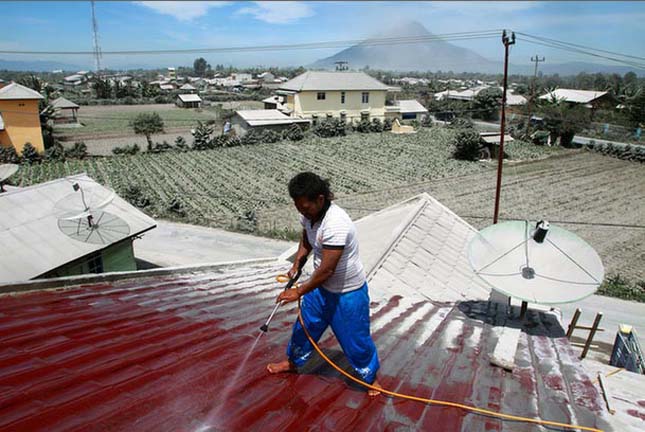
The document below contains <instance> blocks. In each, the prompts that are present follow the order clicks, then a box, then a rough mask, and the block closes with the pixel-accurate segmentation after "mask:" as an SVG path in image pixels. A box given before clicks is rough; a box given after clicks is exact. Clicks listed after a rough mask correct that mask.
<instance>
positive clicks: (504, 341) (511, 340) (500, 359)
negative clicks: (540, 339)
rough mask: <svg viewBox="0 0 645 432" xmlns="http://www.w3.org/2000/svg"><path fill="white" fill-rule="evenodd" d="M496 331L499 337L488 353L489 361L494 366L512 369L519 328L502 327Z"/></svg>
mask: <svg viewBox="0 0 645 432" xmlns="http://www.w3.org/2000/svg"><path fill="white" fill-rule="evenodd" d="M496 330H497V329H496ZM497 331H499V338H498V339H497V344H495V349H494V351H493V352H492V353H490V354H489V357H490V362H491V364H493V365H495V366H499V367H502V368H504V369H507V370H513V368H514V367H515V352H516V351H517V342H518V341H519V339H520V332H521V329H519V328H511V327H502V328H501V330H497Z"/></svg>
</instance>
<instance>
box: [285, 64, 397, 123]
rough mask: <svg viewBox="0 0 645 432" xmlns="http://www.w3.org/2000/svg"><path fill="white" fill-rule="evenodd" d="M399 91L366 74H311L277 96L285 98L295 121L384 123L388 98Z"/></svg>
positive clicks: (307, 74)
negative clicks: (328, 120)
mask: <svg viewBox="0 0 645 432" xmlns="http://www.w3.org/2000/svg"><path fill="white" fill-rule="evenodd" d="M397 90H398V89H397V88H392V87H389V86H387V85H385V84H383V83H382V82H380V81H378V80H376V79H375V78H372V77H371V76H369V75H367V74H366V73H363V72H318V71H308V72H305V73H303V74H301V75H298V76H297V77H295V78H293V79H292V80H290V81H287V82H286V83H284V84H282V85H281V86H280V88H279V89H278V91H277V92H276V93H277V94H279V95H281V96H285V97H286V102H285V105H286V106H287V107H288V108H289V109H290V110H291V111H292V116H294V117H300V118H306V119H311V120H312V121H313V122H316V121H317V120H319V119H321V120H322V119H325V118H340V119H341V120H345V121H348V122H358V121H361V120H371V119H374V118H377V119H380V120H384V119H385V117H386V108H385V96H386V94H387V92H390V91H397Z"/></svg>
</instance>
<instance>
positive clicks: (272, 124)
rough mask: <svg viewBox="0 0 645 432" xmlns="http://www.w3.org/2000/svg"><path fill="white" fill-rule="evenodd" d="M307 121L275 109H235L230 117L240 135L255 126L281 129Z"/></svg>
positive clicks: (304, 123)
mask: <svg viewBox="0 0 645 432" xmlns="http://www.w3.org/2000/svg"><path fill="white" fill-rule="evenodd" d="M309 123H310V120H307V119H301V118H297V117H289V116H288V115H285V114H283V113H282V112H280V111H278V110H277V109H263V110H240V111H235V115H234V116H233V118H232V119H231V127H232V128H233V130H234V131H235V133H237V135H240V136H242V135H245V134H246V133H247V132H249V131H250V130H252V129H255V128H257V129H271V130H283V129H287V128H289V127H291V125H294V124H297V125H300V126H302V127H306V126H308V125H309Z"/></svg>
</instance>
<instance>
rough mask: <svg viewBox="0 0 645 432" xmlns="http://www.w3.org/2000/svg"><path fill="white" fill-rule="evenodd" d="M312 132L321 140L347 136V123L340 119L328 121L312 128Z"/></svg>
mask: <svg viewBox="0 0 645 432" xmlns="http://www.w3.org/2000/svg"><path fill="white" fill-rule="evenodd" d="M312 132H313V133H314V135H316V136H319V137H321V138H331V137H335V136H344V135H345V134H346V131H345V123H344V122H343V121H341V120H340V119H334V118H330V119H326V120H324V121H321V122H319V123H318V124H316V125H315V126H314V127H313V128H312Z"/></svg>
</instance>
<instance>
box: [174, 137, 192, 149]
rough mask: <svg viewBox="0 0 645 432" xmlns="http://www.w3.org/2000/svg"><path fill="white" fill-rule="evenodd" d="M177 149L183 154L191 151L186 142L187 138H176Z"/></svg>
mask: <svg viewBox="0 0 645 432" xmlns="http://www.w3.org/2000/svg"><path fill="white" fill-rule="evenodd" d="M175 149H176V150H178V151H182V152H184V151H188V150H190V148H189V147H188V143H187V142H186V138H184V137H183V136H178V137H177V138H175Z"/></svg>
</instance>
